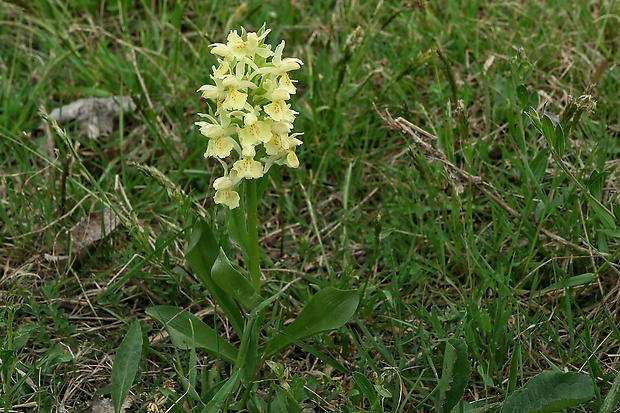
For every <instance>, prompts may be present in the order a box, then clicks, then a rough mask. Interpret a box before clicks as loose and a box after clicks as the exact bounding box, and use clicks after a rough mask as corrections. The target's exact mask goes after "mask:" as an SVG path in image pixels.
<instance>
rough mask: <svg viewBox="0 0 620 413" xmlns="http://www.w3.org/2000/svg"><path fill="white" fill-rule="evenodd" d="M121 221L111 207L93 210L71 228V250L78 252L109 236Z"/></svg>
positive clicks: (74, 252)
mask: <svg viewBox="0 0 620 413" xmlns="http://www.w3.org/2000/svg"><path fill="white" fill-rule="evenodd" d="M119 223H120V221H119V219H118V217H117V216H116V214H115V213H114V211H112V210H111V209H108V208H105V209H104V210H103V212H102V211H95V212H91V213H90V214H88V215H86V216H84V217H83V218H82V219H81V220H80V222H78V223H77V224H75V225H74V226H73V228H71V240H72V246H71V252H72V253H73V254H77V253H79V252H81V251H82V250H84V249H88V248H90V247H92V246H94V244H95V243H96V242H97V241H100V240H102V239H104V238H105V237H107V236H108V235H109V234H110V233H111V232H112V231H114V230H115V229H116V227H117V226H118V224H119Z"/></svg>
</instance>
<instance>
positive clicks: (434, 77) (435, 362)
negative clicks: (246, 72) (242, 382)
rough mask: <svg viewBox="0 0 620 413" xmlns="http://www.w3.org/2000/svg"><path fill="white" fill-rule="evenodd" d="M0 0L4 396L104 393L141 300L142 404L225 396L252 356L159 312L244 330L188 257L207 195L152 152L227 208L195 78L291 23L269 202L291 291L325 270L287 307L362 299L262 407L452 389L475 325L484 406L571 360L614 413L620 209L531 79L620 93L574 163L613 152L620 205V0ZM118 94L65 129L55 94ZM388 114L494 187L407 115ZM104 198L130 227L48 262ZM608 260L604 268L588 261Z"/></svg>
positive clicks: (406, 406) (599, 166)
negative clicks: (330, 297) (283, 130)
mask: <svg viewBox="0 0 620 413" xmlns="http://www.w3.org/2000/svg"><path fill="white" fill-rule="evenodd" d="M0 16H1V18H0V39H1V41H0V56H1V58H0V65H1V66H0V67H1V68H2V71H1V72H0V76H1V78H2V85H1V89H0V93H1V96H2V98H1V99H0V101H1V104H0V105H1V106H0V135H1V138H2V139H1V140H0V165H1V169H0V170H1V171H2V172H1V173H0V200H1V202H0V218H1V219H2V226H1V227H0V257H1V259H0V261H1V262H2V263H3V264H2V269H3V273H2V278H1V280H0V303H1V304H0V305H1V307H0V338H1V340H0V346H2V347H1V348H0V351H1V352H0V354H1V355H2V367H1V373H2V378H3V390H2V392H1V393H0V394H1V396H0V401H1V402H2V407H4V411H9V410H10V411H35V410H36V411H41V412H51V411H62V410H63V409H69V410H71V409H78V410H75V411H81V410H79V409H83V408H84V407H85V406H87V405H88V404H89V403H90V402H91V399H92V398H93V396H94V395H95V393H98V392H99V393H103V394H105V393H106V391H108V390H106V386H108V385H109V383H110V372H111V366H112V358H113V355H114V353H115V351H116V349H117V348H118V346H119V344H120V342H121V340H122V338H123V336H124V334H125V332H126V331H127V330H128V328H129V325H130V323H131V320H133V319H134V318H138V319H140V320H142V322H143V329H144V331H145V332H146V333H147V334H148V336H149V337H150V338H151V339H153V340H154V342H153V343H151V345H150V346H149V347H148V350H147V352H146V356H145V357H144V359H143V360H142V362H141V364H140V371H141V374H140V376H139V379H138V380H137V381H136V382H135V383H134V387H133V389H132V390H133V392H134V395H135V399H134V400H135V401H134V406H137V407H138V408H139V409H141V411H146V409H147V407H148V404H149V403H153V406H154V405H158V406H159V407H160V408H161V411H166V409H172V410H170V411H186V410H184V409H187V408H191V407H193V406H196V404H195V401H193V399H192V398H191V397H190V393H191V390H192V389H193V390H196V391H197V392H198V394H199V395H200V396H203V397H207V396H208V395H209V392H214V391H215V390H214V389H217V383H219V382H221V380H223V379H224V378H226V377H227V375H228V374H229V372H228V370H227V366H226V365H225V364H222V363H219V362H218V361H217V360H213V359H211V358H208V357H206V356H204V355H202V354H200V353H199V354H187V352H181V351H176V350H174V348H173V347H172V346H171V345H170V344H169V342H168V340H166V339H156V340H155V339H154V337H156V333H158V332H159V330H160V326H158V325H157V324H155V323H153V322H152V321H151V320H150V319H149V318H148V317H147V316H146V315H145V310H146V309H147V308H148V307H150V306H152V305H156V304H171V305H178V306H181V307H184V308H188V309H189V310H190V311H192V312H193V313H197V312H200V314H201V315H202V317H203V319H204V320H205V321H208V322H210V323H211V324H212V325H216V326H218V327H219V328H220V330H221V331H226V329H227V326H226V323H225V321H224V320H222V319H221V318H219V317H218V316H217V311H215V310H214V308H213V304H212V303H211V302H210V299H209V296H208V294H206V293H205V291H204V290H203V288H202V287H200V285H199V283H198V282H197V281H196V279H195V278H194V277H193V276H192V274H191V272H190V271H189V268H188V266H187V265H186V263H185V261H184V258H183V254H184V250H185V247H186V245H187V234H186V230H187V229H188V228H189V227H190V225H191V220H192V218H191V217H192V214H193V213H195V212H196V211H197V207H196V206H195V205H194V204H191V203H186V204H185V205H184V207H183V208H179V207H178V206H177V203H175V202H174V200H173V199H171V198H170V197H169V196H168V194H167V192H166V190H165V189H164V188H162V187H161V186H160V185H159V184H158V183H157V181H156V180H155V179H153V178H152V177H149V176H147V175H145V174H143V173H140V171H139V170H138V168H137V167H136V166H135V164H134V163H139V164H146V165H151V166H153V167H155V168H157V169H158V170H159V171H161V172H162V173H163V174H165V175H166V176H167V177H168V178H169V179H170V180H171V181H172V182H174V183H175V184H177V185H179V186H180V187H181V188H183V189H184V191H185V192H186V193H188V194H190V196H191V197H192V199H194V200H196V202H197V204H198V205H201V206H202V207H204V208H205V209H206V211H207V214H208V216H209V217H211V218H213V219H214V222H222V221H221V220H220V221H218V220H219V217H220V216H221V213H222V211H221V208H219V207H215V206H214V205H213V202H212V195H213V194H212V187H211V184H212V181H213V179H214V177H217V176H218V173H219V165H217V164H216V163H215V162H211V161H206V160H205V159H204V158H203V156H202V154H203V153H204V151H205V148H206V140H205V139H204V137H202V136H201V135H200V134H199V133H198V130H197V128H196V127H194V125H193V122H194V121H196V120H197V115H196V113H197V112H200V111H203V110H204V106H203V105H204V101H202V100H201V99H199V95H198V94H197V93H195V90H196V89H197V88H198V87H199V86H201V85H202V84H204V83H206V82H207V81H208V76H209V73H210V68H211V65H212V64H215V59H214V58H213V56H212V55H210V54H209V48H208V46H209V45H210V44H211V43H214V42H222V41H224V40H225V37H226V33H227V32H228V31H229V30H230V29H234V28H238V27H239V26H241V25H243V26H244V27H246V28H248V29H249V30H256V29H258V28H259V27H260V26H261V25H262V24H263V22H266V24H267V27H270V28H272V29H273V32H272V33H271V34H270V35H269V37H268V38H267V39H268V41H269V40H270V39H271V41H272V42H275V41H276V39H285V40H286V42H287V46H286V48H287V49H286V50H287V52H288V54H289V55H292V56H295V57H299V58H301V59H302V60H303V61H304V62H305V65H304V66H303V68H302V70H300V71H298V72H297V73H296V75H297V79H298V80H299V83H298V94H297V96H295V98H296V99H294V100H293V107H294V108H295V109H296V110H298V111H299V115H298V118H297V122H296V130H299V131H303V132H304V137H303V140H304V145H303V146H302V148H301V149H300V150H299V151H298V156H299V158H300V160H301V163H302V165H301V167H300V168H299V169H298V170H294V171H290V172H289V171H284V170H282V171H277V172H274V173H272V175H271V178H270V179H271V180H272V181H273V184H274V185H269V186H268V189H267V193H266V195H265V196H264V197H263V199H262V200H261V201H260V205H259V221H260V222H262V226H261V228H260V231H259V236H260V240H261V245H262V247H263V249H264V251H265V253H266V255H265V256H264V257H263V261H264V262H272V263H273V265H269V266H267V265H265V268H267V270H265V271H264V272H263V275H264V277H266V279H267V280H268V283H267V289H268V290H269V291H270V292H271V293H273V292H276V291H278V290H279V289H280V288H281V287H282V286H283V285H285V284H287V283H288V282H290V281H291V280H293V279H294V278H296V277H299V278H300V279H299V280H298V281H297V282H295V283H293V285H292V286H291V287H290V288H289V290H288V291H289V292H288V293H287V294H284V295H283V296H282V301H281V302H279V303H278V304H277V307H276V308H275V309H274V312H273V315H274V317H275V318H277V320H280V321H284V320H287V319H289V318H290V317H292V316H294V315H295V314H296V313H297V312H298V311H299V309H300V308H301V307H303V304H304V303H306V302H307V301H308V300H309V297H310V296H311V294H312V293H313V292H314V289H315V288H316V286H326V285H333V286H337V287H340V288H355V289H358V290H359V291H360V293H361V297H362V300H361V304H360V307H359V308H358V311H357V314H356V317H355V318H354V320H352V322H351V323H349V324H347V325H346V326H345V327H343V328H342V329H340V330H338V331H336V332H333V333H330V334H323V335H319V336H315V337H313V338H311V339H309V340H306V341H305V344H304V343H299V344H300V346H297V347H295V348H294V349H293V350H291V351H288V352H286V353H284V354H283V355H282V357H281V358H275V359H273V360H272V361H273V363H275V364H272V365H271V367H270V369H266V370H265V373H264V374H265V376H264V377H265V380H264V381H263V382H261V383H258V384H257V385H256V395H257V396H256V398H257V401H256V403H257V404H256V405H257V406H260V403H263V404H262V408H263V409H264V410H265V411H266V410H269V409H270V411H274V412H275V411H302V409H303V408H309V409H311V411H351V412H353V411H390V412H411V411H420V412H422V411H431V410H432V409H433V406H434V402H435V397H436V394H437V389H438V382H439V380H440V377H441V373H442V368H443V367H442V363H443V358H444V352H445V350H444V347H445V342H446V340H447V339H449V338H458V339H461V340H463V341H464V342H465V343H466V345H467V357H468V359H469V360H470V364H471V375H470V378H469V381H468V384H467V388H466V392H465V396H464V398H465V400H466V401H468V402H470V403H472V405H474V406H483V405H486V404H489V403H495V402H497V403H501V402H503V401H504V400H505V398H506V397H507V396H508V395H509V394H511V393H513V392H514V390H515V389H518V388H520V387H522V385H523V384H524V383H525V382H526V381H527V379H529V378H531V377H532V376H534V375H536V374H538V373H539V372H542V371H548V370H552V369H559V370H562V371H579V372H583V373H586V374H588V375H589V376H590V377H591V379H592V382H593V383H594V385H595V388H596V397H595V398H594V399H593V400H591V401H590V402H589V403H587V404H584V405H582V406H581V407H580V408H577V409H575V410H574V411H594V412H596V411H599V410H600V408H601V405H602V403H603V400H604V399H605V397H606V395H607V394H608V392H609V389H610V387H611V384H612V382H613V380H614V379H615V377H616V376H617V360H616V359H617V354H618V348H619V343H620V331H619V330H618V328H617V326H618V322H619V321H620V320H619V319H618V317H619V316H620V315H619V308H620V307H619V306H618V298H617V297H618V292H619V291H620V290H619V285H620V284H618V274H619V272H618V269H619V266H618V254H619V251H620V249H619V247H618V232H617V227H616V228H615V229H614V228H608V229H610V230H611V231H607V232H605V231H601V230H600V229H601V228H603V227H605V223H604V221H603V220H601V216H600V214H598V213H597V210H596V209H595V208H594V207H592V204H591V203H590V202H589V201H588V199H587V197H586V196H585V194H584V192H583V191H582V190H581V189H579V188H578V186H577V185H576V184H575V182H574V181H573V180H571V179H570V177H569V176H568V175H567V173H566V172H565V171H563V170H562V169H561V168H559V167H558V165H557V164H556V163H555V162H554V161H553V159H552V157H551V149H550V146H549V144H548V143H547V142H546V141H545V139H544V138H543V137H542V136H541V134H540V133H539V132H538V131H537V130H536V128H535V127H534V126H533V125H532V123H531V121H530V120H529V119H528V118H527V117H525V116H524V115H523V113H522V109H523V107H522V105H521V104H520V102H519V96H518V87H519V86H520V85H525V87H526V88H527V91H528V93H529V94H532V96H530V103H532V104H536V101H535V97H536V96H537V98H538V102H537V103H538V107H537V109H539V110H540V111H541V113H542V112H543V111H545V112H546V113H549V114H550V115H551V116H552V117H553V116H554V115H555V116H559V115H560V114H561V113H562V111H563V109H564V108H565V107H566V106H567V105H568V103H569V96H575V97H577V96H579V95H582V94H583V93H584V91H585V90H586V89H587V88H588V87H589V86H591V85H592V84H596V86H595V88H594V92H593V94H594V97H595V99H596V101H597V105H596V111H595V112H594V113H592V114H591V115H589V116H586V115H584V116H583V117H582V119H581V121H580V122H579V125H578V127H577V128H576V130H575V132H574V133H573V134H572V135H570V136H569V138H568V139H567V141H566V148H565V152H564V154H563V160H564V162H565V164H566V166H567V168H568V170H569V171H570V172H571V173H572V174H573V175H574V176H575V177H576V178H577V179H578V180H580V181H581V182H587V181H588V179H589V178H590V176H591V173H592V172H593V171H594V170H596V171H606V172H608V175H606V176H604V177H603V178H602V180H601V181H600V182H599V184H600V185H599V186H600V190H598V191H597V190H595V189H593V190H592V193H593V194H595V196H597V197H599V199H600V200H601V201H602V202H603V203H604V204H605V205H606V206H608V207H610V206H611V205H612V204H614V203H615V205H616V206H615V208H618V200H617V193H618V161H617V159H618V156H619V153H620V146H619V145H618V143H617V141H618V136H619V133H620V129H619V127H618V119H619V117H620V113H619V108H620V102H619V96H620V71H619V67H618V61H619V60H620V44H619V40H618V39H620V29H619V28H620V25H618V21H619V20H620V4H619V3H618V2H616V1H611V0H610V1H598V2H593V1H578V2H576V3H575V5H574V7H570V8H567V7H565V5H564V4H563V3H562V2H557V1H551V0H549V1H544V2H534V1H531V0H526V1H522V2H483V1H470V2H466V4H465V3H463V4H462V2H457V1H449V0H447V1H443V2H404V3H401V2H368V1H353V0H351V1H336V2H332V1H324V0H322V1H315V2H307V4H306V3H304V2H292V1H291V2H285V3H284V4H281V2H275V1H266V2H265V1H248V2H247V3H237V2H223V1H212V2H200V1H189V2H155V1H154V2H145V1H140V2H130V1H122V0H119V1H118V2H103V3H101V2H94V1H77V0H76V1H71V2H60V1H54V0H45V1H44V0H35V1H33V2H21V1H15V2H12V3H2V4H1V5H0ZM112 95H131V96H132V97H133V99H134V101H135V103H136V105H137V110H136V111H135V113H125V114H122V116H121V117H120V119H119V121H118V122H117V127H116V129H115V131H114V132H113V133H112V134H110V135H109V136H107V137H102V138H99V139H97V140H93V139H88V138H85V137H83V136H81V135H80V133H79V130H78V128H77V126H76V125H65V127H66V130H67V137H68V139H66V140H65V139H63V138H62V135H61V134H58V133H56V132H55V131H54V130H53V129H51V128H49V126H46V125H45V124H44V123H42V119H41V117H40V116H39V114H38V112H39V111H44V112H49V111H51V110H52V108H55V107H59V106H62V105H64V104H68V103H70V102H72V101H74V100H76V99H79V98H85V97H93V96H96V97H108V96H112ZM457 102H461V103H460V106H459V104H457ZM459 107H460V108H461V109H459ZM385 110H387V111H388V112H389V114H391V116H392V117H393V118H398V117H402V118H404V119H407V120H408V121H410V122H411V123H413V124H414V125H416V126H417V127H419V128H422V129H423V130H424V131H426V134H424V133H423V132H422V133H423V134H422V135H420V136H422V138H423V139H425V140H426V142H427V143H430V144H431V145H432V146H433V147H434V148H436V149H437V150H438V151H440V152H439V153H442V154H444V155H445V160H446V162H449V163H451V164H452V165H454V166H455V167H457V168H458V170H460V171H463V172H466V173H467V174H470V175H473V176H476V177H480V179H482V180H483V181H484V184H483V185H481V184H478V183H476V182H472V181H471V180H468V179H464V178H463V176H464V175H459V174H458V173H457V172H455V170H454V169H450V167H449V166H446V164H445V163H441V162H439V161H438V159H437V156H431V154H429V152H428V151H425V150H423V148H422V147H421V146H420V145H418V144H416V143H415V142H414V139H413V137H412V136H410V135H407V134H405V133H401V132H400V131H398V130H394V129H391V128H388V124H387V123H386V121H385V120H384V119H382V117H381V114H384V113H385V112H384V111H385ZM103 208H112V209H113V210H115V211H116V213H117V214H118V215H119V218H120V219H121V221H122V223H123V226H122V228H118V229H117V231H115V232H114V234H113V236H111V237H108V238H105V239H103V240H101V241H100V242H99V245H98V246H97V247H96V248H93V249H91V250H90V251H89V254H90V255H88V257H87V258H86V259H79V260H76V262H75V263H74V264H73V265H57V264H55V263H52V262H49V261H48V260H46V259H45V257H44V254H51V255H64V254H65V253H66V251H68V250H69V249H70V239H69V237H68V236H67V233H68V231H69V230H70V229H71V228H72V227H73V225H75V224H76V223H77V222H78V221H79V220H80V219H81V218H82V217H84V216H87V215H88V214H89V213H90V212H92V211H97V210H102V209H103ZM616 210H617V209H616ZM616 216H617V213H616ZM616 222H617V221H616ZM616 225H617V224H616ZM220 230H221V231H223V228H221V229H220ZM614 231H615V232H614ZM220 235H222V234H220ZM584 274H592V277H590V278H588V282H578V281H579V280H580V278H574V277H578V276H583V275H584ZM567 280H573V281H576V282H575V285H567V284H566V283H567V282H568V281H567ZM562 283H564V284H562ZM273 325H274V326H277V325H278V324H277V322H276V321H274V324H273ZM192 366H193V367H195V370H192V368H191V367H192ZM196 374H197V376H196ZM258 395H262V396H261V397H259V396H258ZM258 399H260V400H262V402H261V401H260V400H258ZM175 400H178V403H175ZM184 403H185V404H184ZM193 403H194V404H193ZM373 404H374V407H373ZM499 406H500V405H499V404H498V405H493V406H492V409H495V410H497V409H499ZM196 409H197V407H196ZM196 411H199V410H196Z"/></svg>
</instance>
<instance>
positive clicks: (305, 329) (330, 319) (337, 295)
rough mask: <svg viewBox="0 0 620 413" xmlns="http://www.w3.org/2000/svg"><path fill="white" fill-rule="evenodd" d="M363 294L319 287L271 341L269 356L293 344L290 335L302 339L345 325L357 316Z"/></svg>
mask: <svg viewBox="0 0 620 413" xmlns="http://www.w3.org/2000/svg"><path fill="white" fill-rule="evenodd" d="M358 304H359V295H358V293H357V291H352V290H339V289H337V288H334V287H325V288H323V289H322V290H319V292H317V293H316V294H315V295H314V296H312V298H311V299H310V301H309V302H308V304H307V305H306V307H305V308H304V309H303V310H302V311H301V313H300V314H299V315H298V316H297V318H296V319H295V321H293V322H292V323H291V324H290V325H289V326H288V327H286V328H285V329H284V331H282V332H281V333H280V334H278V335H276V336H275V337H274V339H273V340H272V341H271V343H270V344H269V346H270V351H269V356H270V357H271V356H273V355H274V354H277V353H279V352H280V351H282V349H284V348H286V347H287V346H289V345H290V344H291V340H290V338H289V337H294V338H296V339H301V338H305V337H309V336H312V335H314V334H317V333H320V332H322V331H327V330H334V329H336V328H339V327H342V326H343V325H344V324H345V323H346V322H347V321H349V320H350V319H351V317H353V314H355V310H356V309H357V305H358Z"/></svg>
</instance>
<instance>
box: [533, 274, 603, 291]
mask: <svg viewBox="0 0 620 413" xmlns="http://www.w3.org/2000/svg"><path fill="white" fill-rule="evenodd" d="M594 277H595V275H594V274H593V273H585V274H581V275H576V276H574V277H569V278H567V279H565V280H562V281H558V282H557V283H553V284H551V285H550V286H549V287H547V288H545V289H543V290H542V292H543V293H548V292H549V291H556V290H563V289H564V288H567V287H576V286H578V285H584V284H588V283H591V282H592V281H593V280H594Z"/></svg>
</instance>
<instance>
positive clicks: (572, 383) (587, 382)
mask: <svg viewBox="0 0 620 413" xmlns="http://www.w3.org/2000/svg"><path fill="white" fill-rule="evenodd" d="M593 397H594V385H593V384H592V379H591V378H590V377H588V376H586V375H584V374H579V373H574V372H571V373H562V372H557V371H556V372H547V373H540V374H539V375H537V376H535V377H533V378H531V379H530V380H529V381H528V382H527V383H525V386H523V388H522V389H521V390H519V391H517V392H516V393H513V394H511V395H510V396H509V397H508V398H507V399H506V404H505V406H504V413H552V412H558V411H560V410H562V409H567V408H569V407H573V406H578V405H580V404H582V403H584V402H587V401H588V400H590V399H592V398H593Z"/></svg>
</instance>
